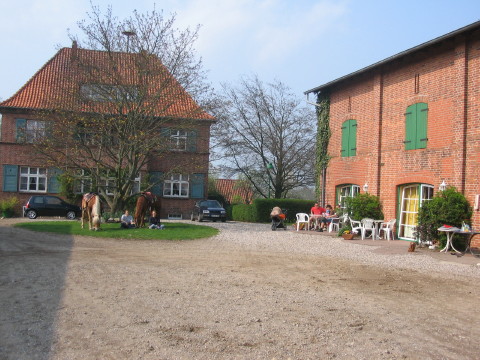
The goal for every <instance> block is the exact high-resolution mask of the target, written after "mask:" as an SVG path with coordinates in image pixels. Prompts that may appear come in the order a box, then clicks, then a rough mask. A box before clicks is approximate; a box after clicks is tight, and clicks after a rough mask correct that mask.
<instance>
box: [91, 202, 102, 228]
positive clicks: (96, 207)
mask: <svg viewBox="0 0 480 360" xmlns="http://www.w3.org/2000/svg"><path fill="white" fill-rule="evenodd" d="M94 200H95V203H94V204H93V206H92V218H93V220H92V222H93V225H94V226H97V227H99V226H100V214H101V210H100V206H101V204H100V196H98V195H95V197H94Z"/></svg>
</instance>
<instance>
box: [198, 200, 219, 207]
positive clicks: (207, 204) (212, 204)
mask: <svg viewBox="0 0 480 360" xmlns="http://www.w3.org/2000/svg"><path fill="white" fill-rule="evenodd" d="M200 206H205V207H209V208H221V207H222V205H220V203H219V202H218V201H217V200H206V201H202V202H201V204H200Z"/></svg>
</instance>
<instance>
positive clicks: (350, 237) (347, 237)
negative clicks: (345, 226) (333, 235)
mask: <svg viewBox="0 0 480 360" xmlns="http://www.w3.org/2000/svg"><path fill="white" fill-rule="evenodd" d="M342 237H343V238H344V239H345V240H352V239H353V238H354V237H355V234H343V235H342Z"/></svg>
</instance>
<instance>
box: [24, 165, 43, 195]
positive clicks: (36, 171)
mask: <svg viewBox="0 0 480 360" xmlns="http://www.w3.org/2000/svg"><path fill="white" fill-rule="evenodd" d="M47 179H48V177H47V169H46V168H41V167H30V166H20V176H19V177H18V188H19V189H20V192H29V193H46V192H47ZM33 187H34V188H33Z"/></svg>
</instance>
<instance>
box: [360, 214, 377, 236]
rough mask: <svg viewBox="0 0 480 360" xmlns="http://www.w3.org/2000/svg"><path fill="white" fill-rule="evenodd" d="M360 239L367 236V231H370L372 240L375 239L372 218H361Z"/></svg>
mask: <svg viewBox="0 0 480 360" xmlns="http://www.w3.org/2000/svg"><path fill="white" fill-rule="evenodd" d="M361 222H362V240H365V238H366V237H367V233H368V232H370V235H369V236H371V237H372V240H375V236H376V234H377V228H376V227H375V222H374V221H373V219H369V218H364V219H362V221H361Z"/></svg>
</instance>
